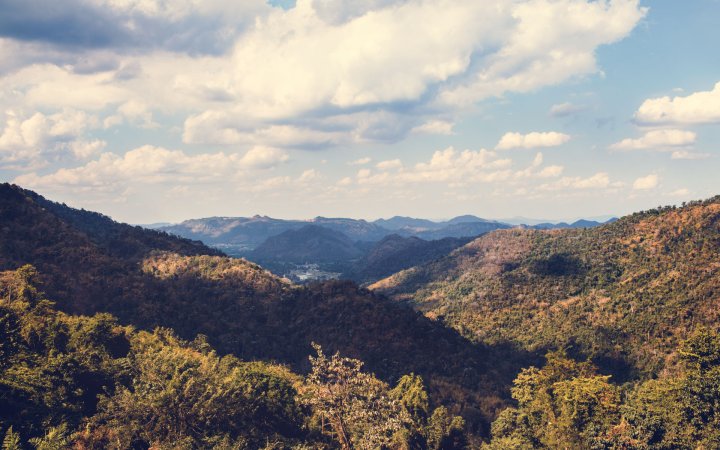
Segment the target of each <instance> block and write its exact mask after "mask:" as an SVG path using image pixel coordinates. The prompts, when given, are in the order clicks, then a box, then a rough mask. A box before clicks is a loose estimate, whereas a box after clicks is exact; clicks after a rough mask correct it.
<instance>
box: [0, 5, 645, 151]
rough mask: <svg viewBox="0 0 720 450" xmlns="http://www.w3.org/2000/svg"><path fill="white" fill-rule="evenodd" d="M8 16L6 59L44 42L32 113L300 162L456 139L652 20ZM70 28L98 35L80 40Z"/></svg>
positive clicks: (259, 9)
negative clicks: (172, 123)
mask: <svg viewBox="0 0 720 450" xmlns="http://www.w3.org/2000/svg"><path fill="white" fill-rule="evenodd" d="M6 3H7V2H6ZM8 8H9V9H7V10H8V11H11V12H12V13H11V14H10V13H8V14H3V15H2V18H0V30H2V31H0V36H3V35H4V36H5V38H4V39H2V38H0V55H3V56H7V58H3V59H7V60H10V61H20V60H23V61H25V60H24V59H23V58H21V57H20V56H22V55H21V53H23V48H27V45H30V44H28V43H32V45H34V46H35V47H37V46H41V47H42V48H43V49H44V50H43V51H41V52H29V53H32V54H33V55H34V56H33V57H32V58H29V59H27V60H26V62H25V63H26V65H25V66H24V67H21V68H17V67H15V66H13V70H12V71H11V72H10V74H9V75H7V76H5V77H0V89H2V91H3V92H8V93H10V92H12V93H18V94H17V98H15V99H14V100H15V101H17V102H18V104H23V105H31V106H34V107H37V108H45V109H47V108H58V109H59V108H63V107H66V106H68V105H72V106H73V107H76V108H82V109H86V110H95V111H100V110H105V109H106V108H108V107H111V108H114V110H115V112H114V113H113V114H111V115H110V116H108V117H106V118H104V125H105V126H106V127H108V128H110V127H112V126H116V125H118V124H120V123H122V122H128V123H133V122H134V123H133V124H134V125H136V126H146V127H148V126H154V124H155V123H156V121H157V119H156V118H155V117H157V116H159V115H153V114H154V113H155V112H156V111H164V112H168V113H171V114H182V115H184V116H185V117H186V118H187V120H186V121H185V124H184V134H183V138H184V141H185V142H186V143H189V144H198V145H217V144H222V145H243V146H253V145H265V146H273V147H296V148H325V147H332V146H344V145H348V144H354V143H362V142H396V141H398V140H400V139H403V138H404V137H406V136H407V135H408V134H410V133H425V134H451V133H452V132H453V124H452V123H451V122H449V121H447V119H446V118H447V117H455V116H456V114H455V113H457V112H458V111H462V110H463V108H464V107H465V106H466V105H468V104H471V103H474V102H477V101H479V100H482V99H483V98H487V97H491V96H498V95H502V94H503V93H505V92H525V91H528V90H530V89H536V88H539V87H542V86H547V85H552V84H557V83H559V82H562V81H563V80H566V79H567V78H569V77H572V76H577V75H583V74H587V73H593V72H596V71H597V68H596V67H595V57H594V53H595V50H596V49H597V47H599V46H600V45H604V44H608V43H612V42H615V41H617V40H619V39H622V38H623V37H624V36H626V35H627V34H628V33H629V32H630V31H631V30H632V29H633V28H634V26H635V25H636V24H637V22H638V21H639V20H640V19H641V18H642V17H643V15H644V14H645V9H644V8H641V7H640V6H639V4H638V1H637V0H617V1H613V2H605V1H601V2H596V1H589V0H558V1H553V2H550V1H547V0H525V1H514V0H491V1H490V2H481V3H478V2H462V1H430V0H428V1H423V2H409V1H405V0H372V1H363V2H330V1H327V0H298V1H297V4H296V6H295V7H294V8H291V9H289V10H282V9H280V8H273V7H271V6H270V5H268V4H266V2H265V1H264V0H250V1H246V2H242V4H241V5H239V6H238V5H235V4H233V5H229V4H227V3H226V2H221V1H219V0H212V1H206V2H197V1H195V0H178V1H177V2H167V1H164V0H68V1H67V2H64V3H63V4H62V5H59V4H57V2H49V1H47V0H30V1H22V2H21V1H19V0H10V2H9V3H8ZM37 11H43V12H44V14H38V13H37ZM540 12H541V13H540ZM68 24H70V25H72V27H73V29H78V30H81V31H82V33H79V34H77V35H74V34H73V33H66V31H67V27H68V26H69V25H68ZM417 24H423V32H422V33H418V32H417ZM60 30H62V33H63V34H64V36H65V37H64V38H62V39H61V37H60V36H58V35H57V34H58V33H60ZM3 33H4V34H3ZM83 33H84V34H83ZM63 39H65V40H63ZM68 39H69V40H68ZM4 41H7V42H10V43H11V45H4V44H3V42H4ZM18 42H24V43H26V44H23V45H24V46H25V47H23V48H20V47H18V45H16V43H18ZM128 49H132V51H128ZM38 58H39V60H38ZM2 64H3V63H0V65H2ZM19 64H21V65H22V64H23V63H19ZM318 68H321V70H318ZM289 74H291V76H290V75H289Z"/></svg>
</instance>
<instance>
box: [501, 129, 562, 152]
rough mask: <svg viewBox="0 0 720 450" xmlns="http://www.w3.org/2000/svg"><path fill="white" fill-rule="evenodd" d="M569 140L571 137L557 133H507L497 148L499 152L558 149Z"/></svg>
mask: <svg viewBox="0 0 720 450" xmlns="http://www.w3.org/2000/svg"><path fill="white" fill-rule="evenodd" d="M569 140H570V136H569V135H567V134H564V133H558V132H556V131H549V132H532V133H528V134H521V133H505V135H503V137H502V138H500V141H499V142H498V144H497V146H496V147H495V148H496V149H497V150H510V149H514V148H541V147H557V146H559V145H562V144H564V143H566V142H567V141H569Z"/></svg>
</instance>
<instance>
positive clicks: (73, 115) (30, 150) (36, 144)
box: [0, 109, 105, 169]
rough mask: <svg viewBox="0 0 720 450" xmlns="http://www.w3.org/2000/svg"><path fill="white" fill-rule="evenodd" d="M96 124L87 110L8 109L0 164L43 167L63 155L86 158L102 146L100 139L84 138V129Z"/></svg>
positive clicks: (0, 133)
mask: <svg viewBox="0 0 720 450" xmlns="http://www.w3.org/2000/svg"><path fill="white" fill-rule="evenodd" d="M95 126H97V119H96V118H95V117H94V116H91V115H88V114H86V113H85V112H82V111H77V110H73V109H64V110H62V111H60V112H57V113H55V114H50V115H46V114H43V113H40V112H36V113H34V114H32V115H31V116H27V115H24V114H22V113H19V112H16V111H13V110H8V111H6V113H5V124H4V128H3V129H2V131H1V132H0V167H1V166H5V167H7V168H14V169H21V168H24V167H31V168H32V167H40V166H43V165H45V164H47V162H48V161H55V160H59V159H62V158H67V157H73V158H79V159H82V158H87V157H89V156H92V155H93V154H95V153H96V152H97V151H99V150H100V149H101V148H103V147H104V145H105V142H104V141H101V140H97V139H96V140H91V141H88V140H85V139H84V138H83V136H84V133H85V131H87V130H88V129H89V128H92V127H95Z"/></svg>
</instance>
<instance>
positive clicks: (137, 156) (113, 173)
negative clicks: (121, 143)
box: [15, 145, 287, 189]
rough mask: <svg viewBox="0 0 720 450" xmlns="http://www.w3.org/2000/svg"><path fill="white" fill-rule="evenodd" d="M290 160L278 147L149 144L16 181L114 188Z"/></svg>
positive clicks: (225, 174) (233, 172)
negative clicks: (239, 149) (206, 148)
mask: <svg viewBox="0 0 720 450" xmlns="http://www.w3.org/2000/svg"><path fill="white" fill-rule="evenodd" d="M286 160H287V155H286V154H285V153H284V152H282V151H281V150H278V149H273V148H263V147H256V148H253V149H251V150H249V151H248V152H247V153H245V154H244V155H240V154H236V153H230V154H228V153H223V152H218V153H201V154H196V155H193V154H188V153H186V152H183V151H181V150H170V149H166V148H163V147H155V146H151V145H145V146H142V147H138V148H136V149H133V150H130V151H128V152H126V153H125V154H123V155H117V154H114V153H110V152H106V153H102V154H101V155H100V156H99V157H98V158H97V159H95V160H93V161H90V162H88V163H87V164H85V165H82V166H79V167H75V168H70V169H65V168H63V169H59V170H57V171H56V172H53V173H51V174H48V175H38V174H37V173H29V174H24V175H20V176H18V177H17V178H16V179H15V182H16V183H18V184H21V185H23V186H28V187H31V188H58V187H81V188H98V189H110V188H116V187H117V185H119V184H120V185H129V184H133V183H141V184H159V183H170V182H172V183H191V184H194V183H198V182H203V181H208V180H216V179H218V178H221V179H228V178H230V179H231V178H233V177H236V176H238V175H239V174H243V173H245V172H246V171H247V170H249V169H267V168H270V167H274V166H276V165H277V164H280V163H282V162H284V161H286Z"/></svg>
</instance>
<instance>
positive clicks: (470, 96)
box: [440, 0, 647, 104]
mask: <svg viewBox="0 0 720 450" xmlns="http://www.w3.org/2000/svg"><path fill="white" fill-rule="evenodd" d="M503 4H504V6H506V7H507V6H508V4H507V3H505V2H503ZM478 5H479V6H480V7H481V8H483V9H485V10H488V9H490V8H489V7H488V6H487V5H486V3H485V2H483V3H482V4H480V3H478ZM506 11H507V12H509V13H510V15H511V17H512V20H511V22H510V23H509V24H508V23H500V24H501V29H502V28H506V29H510V30H511V31H510V32H509V33H507V34H503V40H502V45H501V48H500V49H499V51H498V52H496V53H489V54H482V53H481V54H478V55H476V59H477V60H478V61H479V64H478V65H477V70H475V71H473V72H471V73H468V74H466V75H467V76H466V77H464V79H463V80H462V81H461V82H459V83H458V84H457V85H456V86H447V87H444V88H443V92H442V93H441V96H440V100H441V102H443V103H446V104H447V103H449V104H469V103H473V102H476V101H478V100H482V99H484V98H488V97H493V96H498V95H502V94H503V93H506V92H528V91H531V90H534V89H537V88H539V87H542V86H547V85H553V84H557V83H560V82H562V81H564V80H567V79H569V78H571V77H574V76H581V75H586V74H590V73H595V72H597V70H598V68H597V66H596V61H595V49H596V48H597V47H598V46H600V45H603V44H609V43H612V42H616V41H618V40H620V39H622V38H624V37H625V36H627V34H628V33H629V32H630V31H631V30H632V29H633V28H634V27H635V25H636V24H637V23H638V22H639V21H640V19H642V17H644V15H645V14H646V12H647V9H646V8H641V7H639V2H638V1H636V0H621V1H612V2H607V1H598V2H585V1H575V0H561V1H549V0H536V1H528V2H520V3H517V4H515V5H513V7H511V8H507V9H506Z"/></svg>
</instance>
